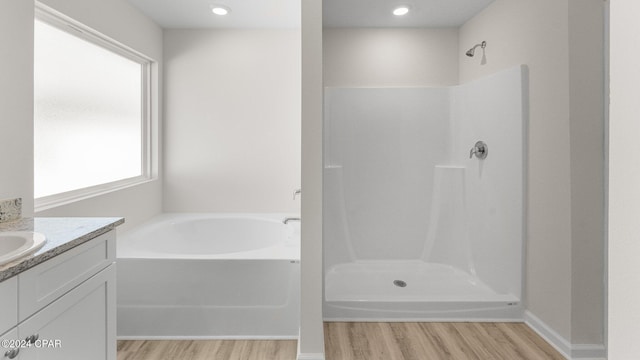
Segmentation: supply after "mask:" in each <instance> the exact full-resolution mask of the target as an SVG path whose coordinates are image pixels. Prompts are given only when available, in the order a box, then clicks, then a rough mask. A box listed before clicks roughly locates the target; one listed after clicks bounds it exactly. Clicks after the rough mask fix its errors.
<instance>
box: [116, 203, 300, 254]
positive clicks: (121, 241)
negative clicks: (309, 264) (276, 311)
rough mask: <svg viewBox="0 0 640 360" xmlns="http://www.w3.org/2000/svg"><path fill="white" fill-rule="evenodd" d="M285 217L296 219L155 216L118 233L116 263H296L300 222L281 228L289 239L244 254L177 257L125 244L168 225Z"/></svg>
mask: <svg viewBox="0 0 640 360" xmlns="http://www.w3.org/2000/svg"><path fill="white" fill-rule="evenodd" d="M287 217H297V218H299V217H300V216H299V215H298V214H295V213H255V212H252V213H239V212H238V213H235V212H234V213H204V212H188V213H187V212H185V213H183V212H166V213H160V214H156V215H155V216H153V217H151V218H149V219H147V220H146V221H144V222H142V223H140V224H138V225H136V226H135V227H133V228H131V229H129V230H127V231H125V232H122V233H118V236H117V246H116V258H117V259H123V258H124V259H193V260H196V259H197V260H205V259H206V260H249V259H251V260H254V259H256V260H290V261H298V262H299V261H300V222H299V221H292V222H289V224H286V225H285V224H282V226H283V227H284V226H288V227H291V229H293V230H292V231H293V237H292V238H289V239H287V238H286V237H284V238H283V239H282V240H281V241H280V242H278V243H276V244H275V245H273V246H270V247H265V248H259V249H253V250H246V251H240V252H228V253H222V254H177V253H167V252H154V251H151V250H150V249H145V250H141V249H137V248H135V247H132V246H129V244H127V242H128V239H130V238H131V237H133V236H136V235H137V234H141V233H142V234H144V232H145V231H149V230H152V229H153V228H157V227H159V226H163V225H164V224H166V223H168V222H172V221H178V222H187V221H191V220H203V219H212V218H213V219H247V220H259V221H267V222H273V223H275V222H278V223H282V221H283V220H284V219H285V218H287Z"/></svg>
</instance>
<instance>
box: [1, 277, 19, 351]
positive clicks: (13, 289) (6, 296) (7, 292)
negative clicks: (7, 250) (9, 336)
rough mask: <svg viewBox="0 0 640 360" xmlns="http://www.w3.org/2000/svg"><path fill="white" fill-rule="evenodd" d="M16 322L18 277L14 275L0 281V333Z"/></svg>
mask: <svg viewBox="0 0 640 360" xmlns="http://www.w3.org/2000/svg"><path fill="white" fill-rule="evenodd" d="M17 323H18V278H17V277H15V276H14V277H12V278H10V279H7V280H5V281H3V282H0V334H2V333H4V332H5V331H7V330H9V329H11V328H12V327H14V326H16V324H17ZM0 351H2V348H0ZM0 355H2V354H0Z"/></svg>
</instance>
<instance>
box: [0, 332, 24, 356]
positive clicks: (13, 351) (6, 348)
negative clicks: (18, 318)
mask: <svg viewBox="0 0 640 360" xmlns="http://www.w3.org/2000/svg"><path fill="white" fill-rule="evenodd" d="M5 340H11V342H8V343H7V342H5ZM15 340H18V328H17V327H16V328H13V329H11V330H9V331H8V332H7V333H6V334H2V335H0V342H1V343H2V346H0V358H1V359H2V360H8V359H16V360H18V359H21V358H20V351H22V349H20V348H19V346H15V345H19V344H16V343H14V342H13V341H15ZM14 346H15V347H14Z"/></svg>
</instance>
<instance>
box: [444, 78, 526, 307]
mask: <svg viewBox="0 0 640 360" xmlns="http://www.w3.org/2000/svg"><path fill="white" fill-rule="evenodd" d="M526 83H527V82H526V69H525V67H515V68H512V69H508V70H504V71H501V72H498V73H496V74H494V75H491V76H487V77H484V78H482V79H479V80H476V81H473V82H470V83H467V84H463V85H460V86H457V87H454V88H452V89H451V122H452V124H453V126H454V128H456V131H455V132H454V137H453V139H452V142H453V144H454V146H453V149H454V151H453V161H454V162H455V163H456V164H459V165H462V166H464V167H466V169H467V171H466V177H465V182H466V206H467V214H468V217H467V219H468V233H469V234H470V238H469V244H470V246H471V249H470V252H471V256H472V261H473V266H474V270H475V272H476V275H477V276H478V277H479V278H480V279H482V280H483V281H484V282H485V283H487V285H489V286H491V287H492V288H493V289H494V290H496V291H497V292H499V293H511V294H514V295H516V296H518V297H519V296H520V291H521V282H522V281H521V280H522V259H523V257H522V254H523V239H524V196H525V191H524V158H525V148H526V141H525V139H526V137H525V128H524V124H525V123H526V121H523V119H524V118H525V114H526V111H525V110H526V109H525V104H526V101H525V95H526V93H525V92H524V90H523V89H524V88H525V86H523V85H526ZM478 140H482V141H484V142H485V143H486V144H487V145H488V148H489V152H488V156H487V158H486V159H484V160H479V159H477V158H476V157H475V156H474V157H473V158H471V159H470V158H469V151H470V149H471V148H472V147H473V145H474V144H475V142H476V141H478Z"/></svg>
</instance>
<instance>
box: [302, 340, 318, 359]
mask: <svg viewBox="0 0 640 360" xmlns="http://www.w3.org/2000/svg"><path fill="white" fill-rule="evenodd" d="M323 347H324V346H323ZM297 352H298V355H297V356H296V360H324V352H322V353H303V352H300V341H298V350H297Z"/></svg>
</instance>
